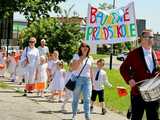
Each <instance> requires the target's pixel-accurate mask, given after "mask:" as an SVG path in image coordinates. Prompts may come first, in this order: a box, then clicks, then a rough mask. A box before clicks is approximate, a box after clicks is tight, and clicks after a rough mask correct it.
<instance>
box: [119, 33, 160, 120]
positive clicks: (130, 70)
mask: <svg viewBox="0 0 160 120" xmlns="http://www.w3.org/2000/svg"><path fill="white" fill-rule="evenodd" d="M153 40H154V35H153V32H152V31H151V30H144V31H143V32H142V35H141V46H140V47H139V48H136V49H135V50H133V51H131V52H130V53H129V54H128V56H127V58H126V60H125V61H124V62H123V63H122V65H121V67H120V72H121V75H122V76H123V78H124V80H125V81H126V83H127V84H129V85H130V87H131V105H132V116H131V120H142V117H143V113H144V110H145V111H146V116H147V120H159V117H158V116H159V114H158V109H159V102H158V100H157V101H154V100H153V101H150V102H146V101H145V100H144V99H143V98H142V96H141V94H140V91H139V89H138V88H139V85H138V84H137V83H138V82H142V81H143V80H150V79H151V78H154V77H155V76H156V75H157V72H158V69H157V68H158V67H157V66H158V64H159V63H158V61H157V60H158V59H159V58H158V56H156V54H155V51H154V50H153V49H152V45H153V43H154V41H153ZM148 95H150V94H149V93H148Z"/></svg>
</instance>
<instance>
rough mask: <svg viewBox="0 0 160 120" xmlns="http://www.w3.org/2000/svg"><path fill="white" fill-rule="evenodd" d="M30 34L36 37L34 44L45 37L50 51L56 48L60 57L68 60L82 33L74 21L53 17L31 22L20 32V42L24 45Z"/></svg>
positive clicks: (82, 36)
mask: <svg viewBox="0 0 160 120" xmlns="http://www.w3.org/2000/svg"><path fill="white" fill-rule="evenodd" d="M31 36H35V37H36V38H37V44H36V46H39V45H40V40H41V39H42V38H45V39H46V40H47V46H48V47H49V50H50V52H52V51H53V50H58V51H59V52H60V59H63V60H64V61H66V62H69V61H70V59H71V58H72V56H73V54H74V53H75V52H76V50H77V49H78V46H79V43H80V40H81V39H82V38H84V34H83V33H82V32H81V31H80V25H78V24H74V23H61V22H59V20H57V19H55V18H43V19H40V20H38V21H35V22H33V23H32V24H31V25H30V26H29V27H28V28H26V29H24V30H23V31H22V32H21V41H22V42H21V43H23V47H24V46H26V44H27V41H28V39H29V38H30V37H31Z"/></svg>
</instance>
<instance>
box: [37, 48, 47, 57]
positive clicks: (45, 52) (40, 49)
mask: <svg viewBox="0 0 160 120" xmlns="http://www.w3.org/2000/svg"><path fill="white" fill-rule="evenodd" d="M38 50H39V55H40V56H42V55H43V56H47V54H48V53H49V49H48V47H47V46H44V47H41V46H39V47H38Z"/></svg>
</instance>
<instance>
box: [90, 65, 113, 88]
mask: <svg viewBox="0 0 160 120" xmlns="http://www.w3.org/2000/svg"><path fill="white" fill-rule="evenodd" d="M98 71H99V69H97V68H96V69H95V70H93V84H94V90H97V91H98V90H103V89H104V86H105V85H107V86H108V87H112V85H111V84H110V83H109V81H108V76H107V75H106V72H105V71H104V70H103V69H101V70H100V71H99V76H98V80H95V78H96V74H97V72H98Z"/></svg>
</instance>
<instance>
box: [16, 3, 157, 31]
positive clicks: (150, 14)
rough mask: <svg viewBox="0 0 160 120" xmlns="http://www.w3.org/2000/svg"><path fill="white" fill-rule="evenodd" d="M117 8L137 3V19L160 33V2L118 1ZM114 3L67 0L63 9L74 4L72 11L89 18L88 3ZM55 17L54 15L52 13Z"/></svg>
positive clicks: (20, 18) (19, 16)
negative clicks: (145, 22) (143, 20)
mask: <svg viewBox="0 0 160 120" xmlns="http://www.w3.org/2000/svg"><path fill="white" fill-rule="evenodd" d="M116 1H117V2H116V7H121V6H124V5H126V4H128V3H129V2H131V1H134V2H135V11H136V18H137V19H146V20H147V28H150V29H153V31H154V32H160V15H159V12H160V0H116ZM103 2H107V3H111V4H112V3H113V0H66V2H65V3H63V4H61V7H62V8H63V9H68V8H70V7H71V6H72V5H73V4H74V5H75V6H74V8H73V9H72V11H71V13H73V11H76V12H77V13H78V14H79V15H80V16H82V17H86V16H87V9H88V3H90V4H93V5H95V6H98V5H99V3H103ZM51 15H52V16H55V14H54V13H51ZM15 19H16V20H17V19H18V20H23V19H24V17H23V16H22V15H19V14H15Z"/></svg>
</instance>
